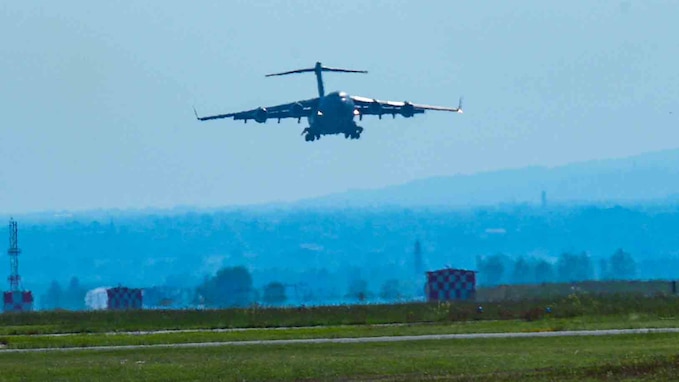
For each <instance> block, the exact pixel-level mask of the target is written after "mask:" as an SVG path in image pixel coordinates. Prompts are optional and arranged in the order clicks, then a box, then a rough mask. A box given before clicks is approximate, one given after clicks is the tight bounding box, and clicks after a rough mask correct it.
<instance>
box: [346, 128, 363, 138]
mask: <svg viewBox="0 0 679 382" xmlns="http://www.w3.org/2000/svg"><path fill="white" fill-rule="evenodd" d="M362 132H363V128H362V127H361V126H356V128H355V129H354V130H350V131H345V132H344V138H346V139H349V138H351V139H358V138H360V137H361V133H362Z"/></svg>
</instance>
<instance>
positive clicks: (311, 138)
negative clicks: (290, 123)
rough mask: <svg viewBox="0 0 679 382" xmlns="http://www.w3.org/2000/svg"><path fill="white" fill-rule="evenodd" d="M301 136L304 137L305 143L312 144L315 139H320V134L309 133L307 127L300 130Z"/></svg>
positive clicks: (309, 130)
mask: <svg viewBox="0 0 679 382" xmlns="http://www.w3.org/2000/svg"><path fill="white" fill-rule="evenodd" d="M302 135H304V140H305V141H307V142H313V141H315V140H317V139H321V134H318V133H315V132H313V131H311V129H310V128H308V127H306V128H305V129H304V130H302Z"/></svg>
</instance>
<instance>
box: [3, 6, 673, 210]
mask: <svg viewBox="0 0 679 382" xmlns="http://www.w3.org/2000/svg"><path fill="white" fill-rule="evenodd" d="M420 4H421V5H420ZM677 20H679V2H675V1H643V2H642V1H596V2H592V1H576V2H557V1H542V0H539V1H538V0H526V1H520V2H502V1H489V2H472V1H459V2H455V1H448V0H442V1H427V2H414V1H407V2H406V1H394V0H389V1H366V0H360V1H341V2H337V1H333V2H330V1H317V0H313V1H294V2H293V1H219V2H186V1H181V2H180V1H162V2H161V1H155V2H150V1H149V2H130V1H124V2H117V1H108V2H91V1H70V2H56V1H43V2H40V1H31V2H18V1H5V2H2V3H0V35H1V36H2V43H1V44H0V77H1V78H2V82H1V83H2V92H0V114H1V115H2V116H1V117H0V118H2V119H1V121H2V122H1V123H0V131H1V132H2V135H1V140H0V161H1V162H2V165H0V213H21V212H28V211H41V210H79V209H91V208H111V207H116V208H143V207H171V206H175V205H193V206H222V205H234V204H244V203H258V202H269V201H280V200H283V201H285V200H295V199H299V198H305V197H309V196H316V195H321V194H325V193H330V192H337V191H343V190H346V189H352V188H373V187H380V186H384V185H391V184H397V183H403V182H407V181H409V180H413V179H418V178H424V177H429V176H434V175H453V174H459V173H474V172H479V171H484V170H489V169H502V168H510V167H520V166H524V165H548V166H553V165H558V164H564V163H569V162H574V161H581V160H586V159H594V158H610V157H620V156H628V155H633V154H637V153H641V152H646V151H652V150H659V149H667V148H675V147H679V139H678V138H679V132H678V130H677V129H678V128H679V124H678V122H679V120H678V118H679V74H678V70H677V68H678V67H679V42H677V41H678V40H677V36H679V24H678V23H677ZM316 61H321V62H323V63H324V64H327V65H331V66H341V67H348V68H355V69H366V70H368V71H370V73H369V74H368V75H343V74H334V73H330V74H328V75H326V77H325V79H326V81H325V82H326V89H327V90H329V91H330V90H340V89H341V90H345V91H347V92H349V93H351V94H357V95H363V96H368V97H375V98H387V99H394V100H406V99H407V100H410V101H413V102H421V103H430V104H441V105H455V104H456V103H457V98H458V96H460V95H464V97H465V114H463V115H456V114H449V113H438V114H437V113H427V114H425V115H422V116H418V117H416V118H412V119H403V118H397V119H395V120H391V119H390V118H389V119H384V120H382V121H379V120H377V118H368V119H364V121H363V123H362V125H363V126H364V127H365V132H364V134H363V137H362V138H361V140H359V141H351V140H345V139H344V138H343V137H340V136H335V137H332V136H331V137H324V138H323V139H321V140H320V141H318V142H314V143H308V142H305V141H304V139H303V138H302V137H301V136H300V131H301V130H302V128H304V127H305V126H306V125H304V124H302V125H297V124H296V122H294V121H283V122H282V123H281V124H280V125H278V124H276V123H275V121H274V123H271V122H269V123H267V124H264V125H259V124H256V123H248V124H247V125H243V124H242V123H238V122H235V121H229V120H222V121H212V122H206V123H199V122H197V121H196V120H195V119H194V116H193V110H192V106H193V105H195V106H196V108H197V109H198V110H199V112H201V113H202V114H208V113H221V112H228V111H238V110H241V109H249V108H253V107H257V106H260V105H262V106H266V105H272V104H279V103H284V102H288V101H293V100H296V99H304V98H309V97H313V96H315V93H316V88H315V81H314V78H313V76H312V75H298V76H290V77H280V78H264V76H263V75H264V74H265V73H270V72H274V71H283V70H290V69H295V68H303V67H310V66H312V65H313V64H314V63H315V62H316Z"/></svg>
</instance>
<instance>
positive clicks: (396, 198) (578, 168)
mask: <svg viewBox="0 0 679 382" xmlns="http://www.w3.org/2000/svg"><path fill="white" fill-rule="evenodd" d="M543 191H544V192H545V196H546V200H547V202H548V203H549V202H557V203H635V202H648V201H654V200H667V199H679V149H674V150H666V151H659V152H652V153H646V154H642V155H638V156H634V157H628V158H622V159H607V160H596V161H587V162H581V163H575V164H570V165H565V166H559V167H551V168H550V167H538V166H535V167H526V168H520V169H512V170H501V171H492V172H485V173H479V174H474V175H454V176H446V177H434V178H427V179H421V180H416V181H412V182H409V183H405V184H402V185H396V186H390V187H385V188H380V189H370V190H351V191H347V192H342V193H337V194H332V195H328V196H323V197H319V198H313V199H307V200H304V201H301V202H299V203H297V204H298V205H301V206H305V207H333V206H334V207H364V206H377V207H379V206H388V205H398V206H405V207H422V206H447V207H473V206H482V205H493V204H502V203H510V204H522V203H529V204H540V203H542V192H543Z"/></svg>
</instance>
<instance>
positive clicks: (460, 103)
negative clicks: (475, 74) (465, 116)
mask: <svg viewBox="0 0 679 382" xmlns="http://www.w3.org/2000/svg"><path fill="white" fill-rule="evenodd" d="M457 112H458V113H460V114H462V113H464V111H462V97H460V102H458V104H457Z"/></svg>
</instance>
